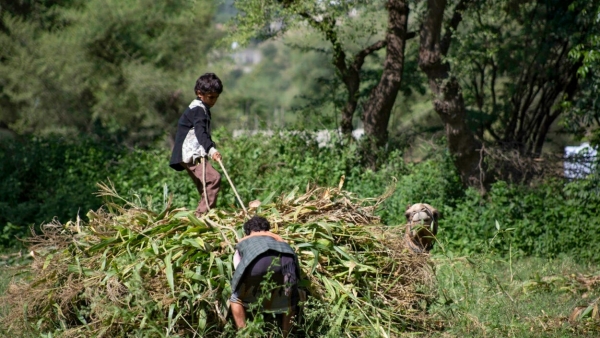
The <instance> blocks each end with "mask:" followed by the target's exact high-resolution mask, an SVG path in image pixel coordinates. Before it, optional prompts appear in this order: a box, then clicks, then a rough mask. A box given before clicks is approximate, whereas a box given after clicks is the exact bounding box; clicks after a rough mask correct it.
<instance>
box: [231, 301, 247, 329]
mask: <svg viewBox="0 0 600 338" xmlns="http://www.w3.org/2000/svg"><path fill="white" fill-rule="evenodd" d="M231 314H232V315H233V321H234V322H235V326H236V327H237V328H238V329H241V328H243V327H246V309H244V306H243V305H242V304H238V303H234V302H231Z"/></svg>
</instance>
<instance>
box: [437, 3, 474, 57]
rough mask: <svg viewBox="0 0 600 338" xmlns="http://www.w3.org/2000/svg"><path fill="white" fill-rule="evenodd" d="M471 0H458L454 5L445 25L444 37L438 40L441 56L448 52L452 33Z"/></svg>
mask: <svg viewBox="0 0 600 338" xmlns="http://www.w3.org/2000/svg"><path fill="white" fill-rule="evenodd" d="M471 2H473V0H460V2H459V3H458V4H457V5H456V7H454V13H452V19H450V22H449V23H448V25H447V26H446V29H445V31H446V32H445V33H444V37H443V38H442V41H440V51H441V52H442V55H443V56H446V54H447V53H448V49H450V41H452V34H454V31H455V30H456V28H457V27H458V24H460V22H461V21H462V12H463V11H464V10H465V9H467V7H468V5H469V4H470V3H471Z"/></svg>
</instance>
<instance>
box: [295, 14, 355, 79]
mask: <svg viewBox="0 0 600 338" xmlns="http://www.w3.org/2000/svg"><path fill="white" fill-rule="evenodd" d="M300 16H301V17H303V18H304V19H306V20H307V21H308V24H309V25H311V26H312V27H314V28H315V29H317V30H318V31H320V32H321V33H323V34H324V35H325V39H326V40H327V41H329V42H330V43H331V46H332V47H333V65H334V66H335V67H336V68H337V69H338V70H339V71H340V73H341V74H342V76H346V74H347V73H348V66H347V65H346V52H344V48H343V47H342V43H341V42H340V41H339V39H338V36H337V32H336V31H335V24H336V20H335V19H333V18H331V17H329V16H326V17H324V18H323V20H321V21H317V20H316V19H315V18H313V17H312V16H311V15H310V14H308V13H306V12H303V13H300Z"/></svg>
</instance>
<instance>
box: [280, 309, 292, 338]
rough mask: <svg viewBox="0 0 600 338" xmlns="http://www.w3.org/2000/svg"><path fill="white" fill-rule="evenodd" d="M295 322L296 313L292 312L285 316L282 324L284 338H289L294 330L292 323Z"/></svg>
mask: <svg viewBox="0 0 600 338" xmlns="http://www.w3.org/2000/svg"><path fill="white" fill-rule="evenodd" d="M293 320H294V313H293V311H292V310H290V311H289V312H287V313H284V314H283V318H282V323H281V331H283V337H284V338H285V337H287V336H288V334H290V331H291V330H292V321H293Z"/></svg>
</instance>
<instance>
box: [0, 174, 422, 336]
mask: <svg viewBox="0 0 600 338" xmlns="http://www.w3.org/2000/svg"><path fill="white" fill-rule="evenodd" d="M341 185H342V184H341V183H340V187H338V188H322V187H312V188H309V187H307V189H306V192H305V193H304V194H301V195H300V194H298V192H297V189H296V190H294V191H292V192H290V193H288V194H284V195H282V196H280V197H279V198H276V199H274V200H273V201H270V199H269V200H265V201H263V204H262V205H261V207H260V209H259V210H258V212H259V213H260V214H261V215H263V216H265V217H267V218H268V219H269V221H270V222H271V224H272V225H273V229H272V231H273V232H276V233H278V234H279V235H281V236H282V237H283V238H284V239H286V240H287V241H288V242H289V243H290V244H291V245H292V247H294V248H295V250H296V251H297V252H298V254H299V258H300V262H301V266H302V272H303V276H302V277H303V282H302V285H303V287H305V288H306V289H307V290H308V292H309V294H310V295H311V297H313V299H315V300H317V301H318V302H320V303H322V304H323V306H324V307H327V308H328V309H329V310H330V313H331V314H332V316H333V317H332V318H330V319H329V320H331V323H330V325H335V326H337V327H338V329H340V330H341V331H342V332H344V334H345V335H346V336H351V337H352V336H355V337H360V336H374V335H375V336H382V337H386V336H397V335H400V334H401V333H402V332H404V331H406V330H414V329H418V330H420V329H423V328H424V327H425V323H426V320H427V316H426V314H425V312H424V310H423V306H422V303H423V302H424V301H429V300H431V295H430V294H429V291H428V290H431V288H430V286H431V284H432V279H433V278H432V277H433V276H432V270H431V268H430V266H429V259H428V256H427V255H416V254H412V253H409V252H408V250H407V249H406V248H405V247H404V244H403V241H402V235H403V228H401V227H389V228H388V227H385V226H382V225H380V220H379V218H378V217H377V216H375V215H374V211H375V209H376V208H377V207H378V206H379V205H380V203H381V202H382V201H383V199H384V198H385V197H386V196H381V197H380V198H376V199H368V200H364V199H358V198H356V197H354V196H353V195H352V194H351V193H349V192H346V191H343V190H341ZM99 186H100V192H99V195H101V196H103V197H104V198H105V200H106V204H105V206H104V207H103V208H102V209H100V210H98V211H95V212H93V211H90V212H89V213H88V215H87V216H88V218H89V221H88V222H83V221H82V220H80V219H79V218H78V219H77V220H76V221H75V222H72V221H70V222H67V223H66V224H64V225H63V224H60V223H58V222H53V223H50V224H46V225H44V226H42V229H41V233H40V234H33V236H32V237H31V238H29V239H28V242H29V243H30V244H31V251H32V252H33V255H34V260H33V263H32V264H31V265H30V266H29V267H27V271H25V276H27V277H26V278H21V279H15V281H14V282H13V283H12V284H11V285H10V287H9V291H8V292H7V294H6V295H5V296H3V297H2V299H0V301H1V302H2V303H4V304H7V306H8V307H9V308H10V311H9V312H8V315H7V316H5V317H4V318H2V322H1V323H0V326H3V327H5V328H8V330H9V331H11V330H12V331H14V332H20V331H22V330H27V329H31V328H34V329H36V330H41V331H42V332H53V333H54V334H55V336H56V335H57V334H58V335H59V336H64V337H91V336H94V337H115V336H134V335H135V336H186V337H192V336H196V337H198V336H203V337H207V336H208V337H210V336H215V337H216V336H220V334H221V332H222V330H223V328H224V327H225V324H226V323H227V321H228V320H229V318H228V308H227V299H228V297H229V296H230V293H231V290H230V287H229V281H230V279H231V275H232V257H231V256H232V253H233V250H234V247H235V243H236V241H237V240H238V239H239V238H241V236H242V232H241V225H242V223H243V221H244V214H243V213H242V212H237V213H230V212H224V211H220V210H211V211H210V212H209V214H208V215H207V216H206V217H204V218H202V219H198V218H196V217H194V214H193V211H188V210H185V209H181V208H174V207H173V206H171V205H170V203H169V204H168V205H167V207H166V208H165V209H164V210H163V211H162V212H160V213H155V212H152V211H149V210H147V209H145V208H143V207H142V206H140V205H136V204H134V203H132V202H130V201H126V200H124V199H123V198H121V197H120V196H119V195H118V194H117V192H116V191H115V189H114V187H113V186H112V185H99ZM390 193H391V192H390ZM419 304H421V305H419ZM299 325H302V322H300V324H299Z"/></svg>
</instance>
